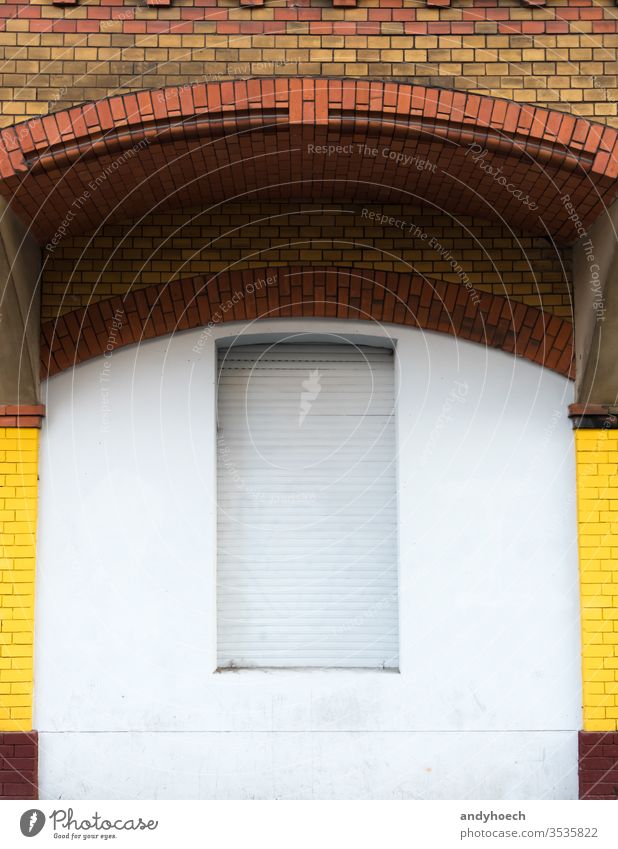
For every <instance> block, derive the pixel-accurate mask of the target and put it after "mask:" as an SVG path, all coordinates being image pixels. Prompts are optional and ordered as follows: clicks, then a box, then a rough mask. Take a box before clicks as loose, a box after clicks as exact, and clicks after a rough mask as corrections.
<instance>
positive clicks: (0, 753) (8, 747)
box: [0, 405, 43, 799]
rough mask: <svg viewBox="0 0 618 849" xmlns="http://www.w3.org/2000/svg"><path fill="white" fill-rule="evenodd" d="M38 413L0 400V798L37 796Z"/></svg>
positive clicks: (29, 408)
mask: <svg viewBox="0 0 618 849" xmlns="http://www.w3.org/2000/svg"><path fill="white" fill-rule="evenodd" d="M42 413H43V408H42V407H40V406H34V405H31V406H28V407H16V406H11V407H8V406H4V407H0V540H1V552H0V799H35V798H36V797H37V757H38V756H37V735H36V733H34V732H33V731H32V696H33V648H34V577H35V557H36V521H37V477H38V476H37V470H38V449H39V425H40V420H41V416H42ZM33 425H34V426H33Z"/></svg>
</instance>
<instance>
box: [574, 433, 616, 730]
mask: <svg viewBox="0 0 618 849" xmlns="http://www.w3.org/2000/svg"><path fill="white" fill-rule="evenodd" d="M575 452H576V469H577V490H578V498H577V512H578V538H579V562H580V594H581V604H582V626H581V628H582V674H583V692H584V729H585V730H587V731H613V730H616V728H617V721H618V707H617V706H616V696H617V695H618V604H617V602H618V560H617V559H616V558H615V557H614V546H616V547H618V542H617V541H616V535H617V533H618V498H616V499H615V498H612V493H613V492H614V491H615V488H616V486H617V485H618V476H617V475H616V474H615V471H614V464H616V463H618V440H617V438H616V433H615V431H608V430H578V431H577V432H576V434H575ZM593 611H595V613H594V614H593V615H590V614H592V612H593ZM599 613H601V618H598V614H599ZM608 697H609V698H610V699H613V700H614V701H613V702H612V701H608Z"/></svg>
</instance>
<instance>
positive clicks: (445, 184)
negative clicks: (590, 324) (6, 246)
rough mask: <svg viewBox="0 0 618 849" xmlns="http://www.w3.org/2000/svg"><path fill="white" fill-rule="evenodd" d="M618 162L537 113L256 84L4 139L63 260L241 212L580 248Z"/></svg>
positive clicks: (464, 98)
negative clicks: (256, 202)
mask: <svg viewBox="0 0 618 849" xmlns="http://www.w3.org/2000/svg"><path fill="white" fill-rule="evenodd" d="M473 145H474V146H475V147H472V146H473ZM338 146H339V148H344V150H343V151H342V150H339V152H337V147H338ZM331 149H334V151H333V153H332V154H329V151H330V150H331ZM617 154H618V132H617V131H616V130H615V129H613V128H612V127H607V126H604V125H600V124H595V123H593V122H590V121H588V120H586V119H584V118H576V117H574V116H572V115H569V114H566V113H564V112H555V111H552V110H549V109H543V108H540V107H535V106H532V105H529V104H517V103H514V102H511V101H507V100H500V99H496V98H492V97H488V96H480V95H477V94H470V93H466V92H458V91H452V90H446V89H438V88H425V87H423V86H419V85H409V84H407V83H385V82H373V81H371V82H368V81H363V80H339V79H310V78H300V79H296V78H276V79H253V80H242V81H235V82H218V83H208V84H202V83H200V84H193V85H186V86H183V87H181V88H167V89H163V90H159V91H143V92H138V93H127V94H124V95H118V96H114V97H109V98H106V99H104V100H101V101H97V102H94V103H87V104H85V105H82V106H78V107H74V108H72V109H68V110H65V111H60V112H57V113H54V114H51V115H46V116H45V117H42V118H34V119H32V120H30V121H27V122H24V123H22V124H17V125H15V126H13V127H9V128H6V129H4V130H2V131H1V132H0V177H1V182H0V193H1V194H2V195H4V196H5V197H6V198H7V199H9V200H10V202H11V205H12V207H13V208H14V209H15V211H16V212H17V213H18V214H19V215H20V216H21V217H22V218H23V219H24V220H25V221H28V222H30V223H31V226H32V228H33V231H34V232H35V233H36V234H37V236H38V238H39V239H40V240H41V242H43V243H47V244H50V245H51V246H52V248H53V245H54V244H55V241H54V240H55V239H56V240H57V239H58V237H59V236H58V234H59V233H60V229H61V228H60V225H61V224H62V223H63V222H64V221H65V220H67V219H68V223H69V224H70V227H69V229H70V232H71V233H72V234H76V233H86V232H91V231H93V230H95V229H96V228H97V227H98V226H99V225H100V224H101V222H102V221H104V220H108V218H109V216H113V218H114V220H120V219H121V218H126V219H130V218H135V217H139V216H140V215H142V214H143V213H144V212H145V211H152V210H155V209H162V208H164V207H165V206H167V207H168V208H172V207H181V206H189V205H197V204H199V203H202V202H204V200H205V199H207V201H208V202H209V203H213V202H215V203H216V202H217V201H220V200H224V199H229V198H232V197H253V198H256V197H259V198H274V199H279V198H290V197H293V198H296V199H299V198H300V199H302V198H307V199H311V198H313V199H317V198H319V199H329V198H334V199H336V200H338V201H343V200H346V201H350V202H352V201H363V202H366V201H372V202H380V203H401V202H402V201H404V200H406V199H407V200H410V199H413V198H418V199H426V200H428V201H429V202H431V203H433V204H435V205H436V206H438V207H440V208H443V209H446V210H449V211H451V212H454V213H457V214H469V215H474V216H477V217H481V218H485V219H487V218H501V219H503V220H505V221H506V222H508V223H509V224H511V225H512V226H514V227H519V228H523V229H525V230H526V231H529V232H533V233H538V234H541V235H544V236H546V235H547V234H548V233H551V234H552V235H553V236H554V238H556V239H557V240H558V241H560V242H563V243H570V242H573V241H574V240H575V239H576V237H577V230H576V227H575V226H574V222H573V220H572V219H571V220H570V216H571V214H572V212H571V210H569V208H568V206H567V203H566V202H565V200H564V198H565V196H566V195H568V199H569V202H570V203H572V204H573V206H574V208H575V209H576V211H577V216H578V219H579V220H580V221H581V222H582V223H583V224H584V225H585V224H586V223H589V222H592V221H593V220H594V219H595V218H596V217H597V216H598V214H599V212H600V211H601V210H602V209H603V207H604V206H608V205H609V203H610V202H611V201H612V199H613V198H614V197H615V196H616V192H617V187H616V179H615V178H616V176H617V174H618V156H617ZM475 157H476V158H475ZM508 187H510V188H508ZM516 193H519V194H516ZM522 198H527V199H528V202H523V201H522ZM86 201H90V202H86ZM93 201H94V202H93Z"/></svg>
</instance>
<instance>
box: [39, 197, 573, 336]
mask: <svg viewBox="0 0 618 849" xmlns="http://www.w3.org/2000/svg"><path fill="white" fill-rule="evenodd" d="M375 210H379V211H381V212H382V213H383V214H385V215H388V216H393V217H394V218H395V219H396V220H401V221H404V222H405V223H406V224H408V223H409V224H412V225H419V226H420V227H422V229H423V231H424V232H426V233H427V234H428V236H429V237H434V238H435V239H436V240H437V243H438V244H439V245H440V246H442V247H443V248H445V249H446V250H447V251H448V253H449V255H450V256H452V258H453V259H454V260H456V262H457V263H459V265H460V267H461V269H462V271H463V272H464V273H465V274H466V275H467V276H468V278H469V280H470V284H471V285H472V286H473V287H474V288H476V289H478V290H479V291H491V292H494V293H495V294H499V295H503V296H507V297H509V298H512V299H513V300H515V301H521V302H523V303H526V304H531V305H534V306H537V307H542V308H543V309H545V310H547V311H549V312H553V313H556V314H557V315H560V316H564V317H567V318H569V317H570V316H571V313H572V303H571V289H570V252H569V251H564V252H562V253H557V252H556V250H555V249H554V248H552V247H551V246H550V245H549V244H548V243H547V241H545V240H544V239H539V238H534V237H532V236H527V235H525V234H522V233H513V232H512V231H510V230H509V229H508V228H506V227H501V226H500V225H498V224H495V223H488V222H486V221H478V220H474V219H471V218H466V217H458V218H457V219H453V218H452V217H450V216H448V215H446V214H444V213H439V212H436V211H435V209H431V208H420V207H412V206H409V207H371V211H375ZM447 260H448V258H447V257H446V256H445V255H444V254H443V255H442V256H440V254H439V253H438V248H437V247H436V246H435V245H434V246H431V245H430V244H429V239H428V240H426V241H423V240H422V239H420V238H416V239H415V238H413V237H411V236H410V235H409V234H408V233H407V232H406V231H405V229H403V228H402V227H401V226H400V227H396V226H389V225H388V224H385V225H378V224H376V222H375V221H373V220H369V219H368V218H367V217H366V216H363V208H362V207H353V205H351V204H346V206H345V208H342V207H341V206H336V205H323V204H321V205H319V206H317V205H315V204H312V205H310V208H309V209H307V205H304V206H300V205H296V206H294V205H292V204H283V203H281V204H276V203H270V204H257V203H256V204H248V203H245V204H234V203H229V204H225V205H222V206H220V207H218V208H217V211H216V213H207V212H201V211H194V212H190V211H184V212H178V213H171V214H158V215H151V216H149V217H148V218H146V219H144V220H143V221H142V222H140V223H139V224H138V225H134V224H133V223H128V224H114V225H107V226H105V227H103V228H102V229H100V230H99V231H98V232H97V233H96V234H95V235H94V236H92V237H91V236H80V237H73V238H70V237H65V238H64V239H63V240H62V241H61V243H60V245H59V246H58V247H57V248H56V249H55V250H54V252H53V253H50V254H48V255H47V258H46V263H45V270H44V275H43V318H44V320H47V319H50V318H54V317H55V316H57V315H60V314H62V313H64V312H69V311H70V310H73V309H76V308H77V307H79V306H85V305H86V304H88V303H89V302H90V301H91V300H101V299H104V298H109V297H111V296H112V295H117V294H123V293H124V292H126V291H127V290H129V289H130V288H132V287H143V286H148V285H151V284H160V283H166V282H169V281H171V280H175V279H179V278H188V277H193V276H196V275H200V274H207V273H209V272H213V271H220V270H223V269H226V268H229V267H233V268H242V267H249V266H253V267H259V266H264V265H326V266H331V265H333V266H352V267H358V268H374V269H382V270H387V271H400V272H406V271H410V270H414V271H415V272H416V273H419V274H425V275H427V276H428V277H434V278H436V279H444V280H449V281H453V282H456V283H457V282H462V280H461V277H460V276H459V275H458V273H456V272H455V271H454V270H453V268H452V267H451V265H450V262H449V261H447ZM464 282H465V281H464Z"/></svg>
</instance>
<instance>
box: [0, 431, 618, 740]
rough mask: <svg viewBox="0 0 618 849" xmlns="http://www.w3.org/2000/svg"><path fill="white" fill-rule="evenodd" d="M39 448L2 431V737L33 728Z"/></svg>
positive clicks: (32, 438) (21, 434) (25, 436)
mask: <svg viewBox="0 0 618 849" xmlns="http://www.w3.org/2000/svg"><path fill="white" fill-rule="evenodd" d="M38 445H39V431H38V429H37V428H24V429H12V428H0V452H3V455H4V457H5V459H6V460H7V461H10V464H11V465H12V466H13V467H14V468H13V469H11V472H12V473H11V474H7V475H5V479H4V486H3V487H0V499H2V500H3V503H4V510H3V511H2V512H0V545H1V546H2V551H1V555H2V559H1V560H0V569H1V572H0V577H1V581H0V731H30V730H31V727H32V690H33V673H32V670H33V643H34V619H33V605H34V574H35V573H34V563H35V555H36V549H35V546H36V519H37V510H36V507H37V502H36V497H35V496H36V477H37V475H36V472H37V459H38ZM8 495H10V496H11V497H10V498H9V497H7V496H8ZM7 502H11V503H10V504H9V505H8V506H7ZM17 514H19V519H17V518H16V516H17ZM609 624H611V623H609ZM7 688H8V689H7Z"/></svg>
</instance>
